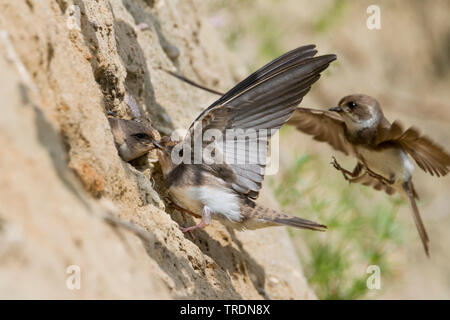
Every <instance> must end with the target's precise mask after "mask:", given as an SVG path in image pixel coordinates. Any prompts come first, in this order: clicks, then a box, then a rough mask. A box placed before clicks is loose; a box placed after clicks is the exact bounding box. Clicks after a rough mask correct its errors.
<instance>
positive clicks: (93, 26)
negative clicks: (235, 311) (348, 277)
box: [0, 0, 315, 299]
mask: <svg viewBox="0 0 450 320" xmlns="http://www.w3.org/2000/svg"><path fill="white" fill-rule="evenodd" d="M202 6H203V3H202V1H200V0H198V1H193V0H189V1H162V0H161V1H156V0H155V1H152V0H146V1H144V0H133V1H131V0H130V1H127V0H122V1H121V0H111V1H104V0H84V1H83V0H56V1H55V0H26V1H15V0H9V1H8V0H4V1H1V2H0V70H1V74H0V97H1V106H2V107H1V117H0V150H1V153H0V298H83V299H86V298H113V299H114V298H150V299H153V298H161V299H173V298H181V299H184V298H195V299H201V298H211V299H215V298H232V299H242V298H244V299H247V298H255V299H260V298H261V299H264V298H272V299H277V298H286V299H311V298H315V296H314V294H313V293H312V292H311V291H310V290H309V289H308V286H307V284H306V281H305V278H304V277H303V275H302V270H301V267H300V265H299V262H298V259H297V256H296V254H295V251H294V249H293V246H292V244H291V242H290V240H289V237H288V235H287V233H286V231H285V229H284V228H272V229H266V230H260V231H247V232H244V233H235V232H233V231H231V230H228V229H226V228H225V227H223V226H222V225H220V224H219V223H216V222H213V224H212V226H211V227H209V228H208V229H207V230H205V231H199V232H196V238H195V239H192V238H190V237H189V236H188V235H186V236H185V235H184V234H183V233H182V232H181V231H179V229H178V223H181V224H185V225H187V224H192V223H194V220H193V219H192V218H190V217H183V216H181V214H180V213H178V212H176V211H173V210H172V209H171V208H168V207H167V208H166V204H165V202H164V201H163V200H161V199H164V197H163V194H162V192H161V181H160V177H159V176H158V167H157V165H156V164H155V163H154V162H152V161H149V160H148V159H144V160H141V161H139V162H138V163H135V164H134V166H132V165H130V164H128V163H125V162H123V161H122V160H121V159H120V158H119V156H118V154H117V150H116V148H115V146H114V142H113V137H112V134H111V130H110V127H109V124H108V121H107V112H108V111H110V112H114V113H115V114H116V115H117V116H118V117H121V118H126V119H130V118H133V116H134V115H133V112H131V110H132V109H133V108H132V107H131V108H130V106H134V105H137V106H138V110H137V109H136V108H135V113H136V110H137V112H138V113H141V115H142V116H144V117H148V118H149V119H151V121H152V123H153V125H154V126H155V127H156V128H157V129H158V130H159V131H160V132H161V133H163V134H166V133H169V132H171V131H172V130H173V129H175V128H178V127H181V128H182V127H186V126H187V125H188V124H189V123H190V121H192V120H193V119H194V117H195V115H196V114H197V113H198V112H199V111H200V110H202V108H204V107H205V106H207V104H208V103H209V102H211V101H212V99H214V97H213V96H211V95H210V94H208V93H205V92H202V91H200V90H196V89H193V88H192V87H189V86H188V85H186V84H184V83H181V82H180V81H178V80H176V79H174V78H172V77H171V76H169V75H168V74H166V73H165V72H164V70H173V71H176V70H178V71H181V72H182V73H183V74H185V75H187V76H189V77H191V78H194V79H196V80H197V81H200V82H202V83H204V84H206V85H209V86H212V87H214V86H216V87H229V86H230V85H231V84H232V83H235V82H236V80H237V77H236V76H234V74H236V73H237V71H236V70H235V69H233V68H231V59H232V58H230V56H229V55H228V54H227V52H226V49H225V47H224V46H223V45H222V43H221V42H220V41H219V40H218V39H219V37H217V35H216V34H215V33H214V30H212V28H211V27H210V26H209V24H208V22H207V21H206V20H203V19H202V12H203V11H202V10H203V8H202ZM133 101H135V102H136V103H133ZM155 190H158V191H159V192H156V191H155ZM260 202H263V203H264V202H265V203H266V204H268V205H273V202H271V200H270V196H268V195H267V193H266V194H264V193H263V194H262V196H261V199H260ZM110 213H113V214H115V215H116V216H119V217H120V218H121V219H123V220H125V221H132V222H134V223H135V224H137V225H138V226H140V227H141V229H139V230H136V231H135V232H131V231H129V230H127V229H126V228H123V227H120V226H114V225H111V224H109V223H107V222H105V220H104V218H103V217H104V216H105V215H108V214H110ZM71 265H76V266H78V267H79V270H80V272H81V288H80V289H78V290H77V289H74V290H70V289H68V287H67V280H68V278H69V276H71V275H73V274H69V273H67V268H68V267H69V266H71ZM70 279H71V278H69V281H70Z"/></svg>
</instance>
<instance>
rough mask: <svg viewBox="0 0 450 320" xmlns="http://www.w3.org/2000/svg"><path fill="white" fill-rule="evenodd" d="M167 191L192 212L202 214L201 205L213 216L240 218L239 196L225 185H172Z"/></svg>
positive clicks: (231, 218)
mask: <svg viewBox="0 0 450 320" xmlns="http://www.w3.org/2000/svg"><path fill="white" fill-rule="evenodd" d="M169 192H170V195H171V197H172V198H173V199H174V200H175V202H176V203H177V204H178V205H179V206H181V207H183V208H185V209H187V210H189V211H192V212H194V213H197V214H202V209H203V207H204V206H207V207H208V208H209V209H210V211H211V213H212V214H213V215H212V216H213V218H222V217H223V218H226V219H228V220H231V221H240V220H241V210H240V201H239V197H238V196H237V194H235V193H233V192H231V191H230V190H228V189H227V188H225V187H221V186H217V187H211V186H184V187H182V188H177V187H172V188H170V190H169ZM218 215H219V216H218Z"/></svg>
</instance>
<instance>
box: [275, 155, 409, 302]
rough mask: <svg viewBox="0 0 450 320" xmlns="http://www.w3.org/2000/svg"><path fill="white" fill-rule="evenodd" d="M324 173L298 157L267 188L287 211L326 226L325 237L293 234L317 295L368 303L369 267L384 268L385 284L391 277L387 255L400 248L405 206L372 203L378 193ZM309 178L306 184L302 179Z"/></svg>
mask: <svg viewBox="0 0 450 320" xmlns="http://www.w3.org/2000/svg"><path fill="white" fill-rule="evenodd" d="M324 169H325V165H324V163H323V162H322V161H321V160H320V159H318V158H316V157H314V156H311V155H300V156H299V157H298V158H297V159H296V160H294V161H293V163H292V164H291V165H289V166H288V167H285V168H282V169H281V171H280V173H279V174H278V175H279V177H270V179H269V184H270V185H271V187H272V188H273V191H274V194H275V197H276V199H277V200H278V202H279V204H280V206H281V208H282V209H283V210H284V211H285V212H288V213H291V214H294V215H295V214H296V215H298V216H301V217H303V218H307V219H311V220H314V221H317V222H320V223H324V224H326V225H327V226H328V230H327V232H325V233H322V234H319V233H317V232H306V231H302V230H298V229H293V228H290V229H289V233H290V235H291V236H292V237H293V238H294V243H298V241H295V239H296V238H301V240H302V241H301V242H303V243H304V244H305V245H306V250H305V248H299V246H297V249H298V250H297V251H298V254H299V257H300V259H301V261H302V265H303V266H304V271H305V275H306V278H307V279H308V281H309V284H310V285H311V286H312V287H313V288H314V290H315V292H316V294H317V296H318V297H319V298H320V299H358V298H364V297H366V296H367V295H368V294H369V289H368V288H367V286H366V281H367V278H368V277H369V276H370V274H367V273H366V269H367V267H368V266H369V265H377V266H379V267H380V269H381V275H382V281H386V280H389V278H390V277H391V276H392V274H393V267H392V263H391V262H390V259H389V253H390V252H391V251H392V250H394V249H395V248H396V246H398V245H399V244H400V243H401V239H402V227H401V225H400V223H399V222H398V221H397V220H396V214H397V211H398V208H399V206H400V205H402V204H403V202H402V201H399V200H396V199H397V198H396V197H388V196H387V195H386V197H385V199H383V200H382V201H379V202H380V203H377V201H376V200H373V199H372V198H373V196H374V194H375V193H377V191H375V190H371V189H369V188H367V187H364V186H359V185H349V184H348V183H347V182H346V181H345V180H344V179H342V177H340V174H339V173H338V172H336V174H335V175H333V176H326V177H324V176H323V172H324ZM305 175H308V179H305V180H304V179H302V177H303V176H305ZM318 188H320V191H319V190H318ZM320 194H322V195H326V196H323V197H321V196H320ZM371 294H372V293H371ZM375 294H376V293H375Z"/></svg>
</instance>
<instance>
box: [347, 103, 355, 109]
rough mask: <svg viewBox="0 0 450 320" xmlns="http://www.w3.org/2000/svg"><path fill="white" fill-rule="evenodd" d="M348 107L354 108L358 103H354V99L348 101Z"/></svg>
mask: <svg viewBox="0 0 450 320" xmlns="http://www.w3.org/2000/svg"><path fill="white" fill-rule="evenodd" d="M347 107H349V108H350V109H351V110H353V109H355V108H356V103H354V102H353V101H350V102H347Z"/></svg>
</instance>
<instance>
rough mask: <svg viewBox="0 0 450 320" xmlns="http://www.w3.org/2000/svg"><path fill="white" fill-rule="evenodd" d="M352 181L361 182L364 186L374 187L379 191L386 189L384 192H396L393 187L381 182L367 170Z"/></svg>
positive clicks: (390, 193)
mask: <svg viewBox="0 0 450 320" xmlns="http://www.w3.org/2000/svg"><path fill="white" fill-rule="evenodd" d="M352 183H360V184H362V185H364V186H367V187H372V188H374V189H375V190H378V191H379V190H384V192H386V193H387V194H389V195H392V194H394V193H395V189H394V188H393V187H391V186H389V185H387V184H385V183H383V182H381V181H380V180H378V179H377V178H374V177H372V176H370V175H369V174H368V173H367V172H364V173H363V174H361V175H360V176H358V177H357V178H355V179H352Z"/></svg>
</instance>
